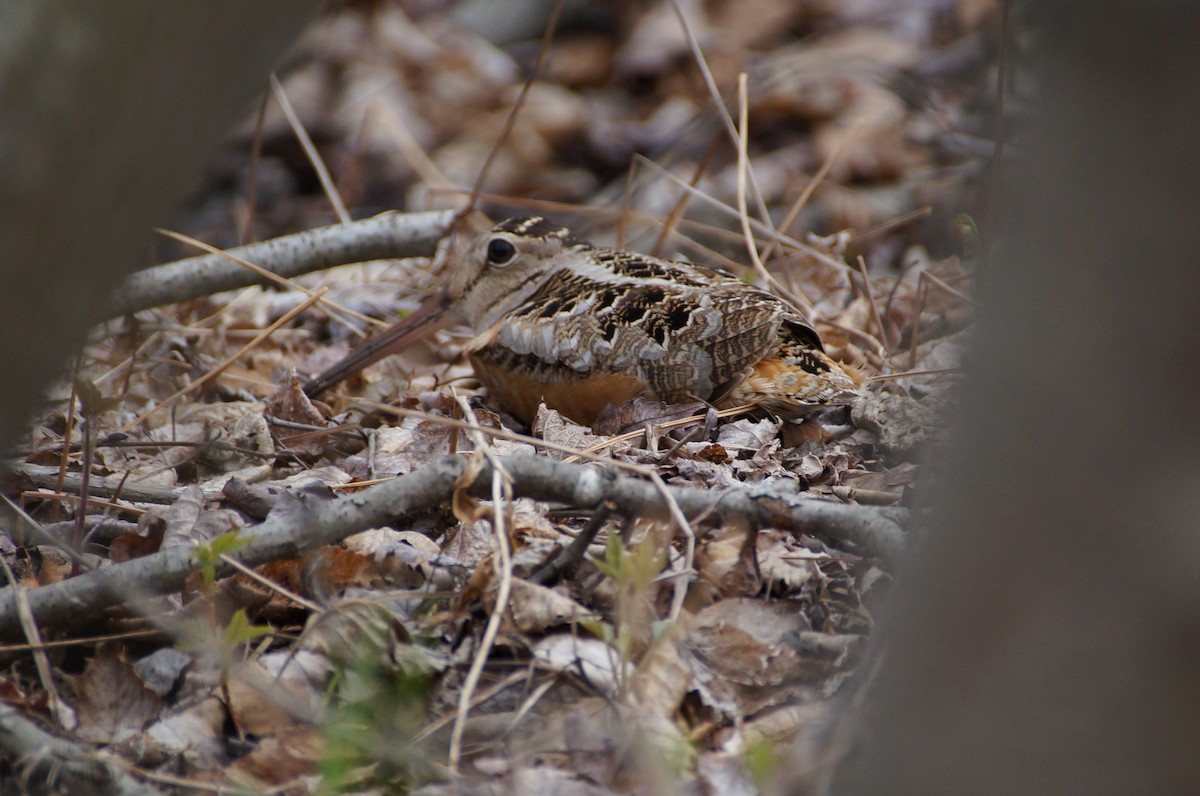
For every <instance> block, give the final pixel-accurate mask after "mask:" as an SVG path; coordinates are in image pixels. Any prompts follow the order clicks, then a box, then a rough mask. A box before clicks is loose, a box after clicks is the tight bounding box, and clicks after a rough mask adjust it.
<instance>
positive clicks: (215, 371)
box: [120, 288, 328, 433]
mask: <svg viewBox="0 0 1200 796" xmlns="http://www.w3.org/2000/svg"><path fill="white" fill-rule="evenodd" d="M326 291H328V288H321V289H320V290H319V291H318V292H317V293H316V294H314V295H312V296H309V297H308V298H307V299H306V300H305V301H303V302H301V303H300V304H298V305H296V306H295V307H293V308H292V309H290V310H288V311H287V312H286V313H284V314H283V315H281V316H280V317H279V319H278V320H276V321H275V322H274V323H272V324H271V325H270V326H268V327H267V328H265V329H263V330H262V331H261V332H259V333H258V334H257V335H255V336H254V339H252V340H251V341H250V342H248V343H246V344H245V345H244V346H242V347H241V348H239V349H238V350H237V351H235V352H234V353H233V354H231V355H230V356H228V357H226V358H225V359H223V360H221V362H219V363H218V364H217V365H216V366H215V367H213V368H212V369H210V370H209V371H208V372H207V373H205V374H204V375H203V376H201V377H200V378H198V379H196V380H195V381H193V382H190V383H188V384H187V385H185V386H183V387H180V388H179V389H178V390H176V391H175V392H174V393H172V394H171V395H169V396H168V397H166V398H164V399H163V400H162V401H159V402H158V403H157V404H155V405H154V406H152V407H150V408H149V409H147V410H146V411H145V412H142V413H141V414H140V415H138V416H137V417H135V418H134V419H133V420H130V421H129V422H128V423H126V424H125V425H124V426H122V427H121V429H120V431H121V432H122V433H127V432H129V431H130V430H131V429H133V428H136V427H137V426H138V425H140V424H141V423H142V421H144V420H145V419H146V418H147V417H149V416H150V415H152V414H154V413H155V412H157V411H159V410H160V409H163V408H164V407H167V406H170V405H172V404H173V403H175V402H176V401H177V400H179V399H180V398H182V397H183V396H185V395H187V394H188V393H189V392H191V391H192V390H194V389H196V388H197V387H200V386H201V385H204V384H207V383H208V382H210V381H212V380H213V379H215V378H216V377H217V376H219V375H221V373H222V372H224V370H225V369H226V368H227V367H229V366H230V365H232V364H233V363H234V362H237V361H238V360H239V359H241V358H242V356H243V355H244V354H246V353H247V352H248V351H250V350H251V349H253V348H255V347H257V346H258V344H259V343H261V342H262V341H264V340H266V339H267V338H268V337H270V336H271V333H272V332H274V331H275V330H276V329H278V328H279V327H281V326H284V325H286V324H287V323H289V322H290V321H291V320H292V318H295V317H296V316H297V315H299V314H300V313H302V312H304V311H305V310H307V309H308V308H309V307H311V306H312V305H313V304H316V303H317V302H318V301H320V300H321V297H322V296H324V295H325V293H326Z"/></svg>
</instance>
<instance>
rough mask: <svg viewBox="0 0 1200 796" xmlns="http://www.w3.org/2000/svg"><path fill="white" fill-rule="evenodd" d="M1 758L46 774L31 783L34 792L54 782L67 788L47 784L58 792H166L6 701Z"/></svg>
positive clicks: (0, 717)
mask: <svg viewBox="0 0 1200 796" xmlns="http://www.w3.org/2000/svg"><path fill="white" fill-rule="evenodd" d="M0 758H3V759H5V760H7V761H9V763H10V764H11V765H12V766H13V768H15V769H19V770H21V775H20V776H25V777H32V776H33V775H37V776H38V777H41V778H43V782H40V783H34V782H29V783H28V786H30V787H31V788H32V791H31V792H40V791H39V790H38V786H45V785H48V784H49V783H50V782H53V783H54V784H55V785H56V786H58V787H60V788H65V790H63V791H58V790H55V789H54V788H51V787H46V788H45V790H46V791H50V792H56V793H57V792H68V791H70V792H76V791H78V792H87V793H113V794H129V795H130V796H152V795H153V794H157V793H161V792H162V791H160V790H158V789H157V788H153V787H151V786H149V785H147V784H145V783H143V782H139V781H138V780H136V779H135V778H134V777H132V776H130V775H129V774H128V773H127V772H125V771H124V770H122V769H121V768H120V767H119V766H116V765H114V764H112V763H109V762H107V761H105V760H104V759H103V758H102V757H100V756H99V755H98V754H97V753H96V752H95V751H93V750H92V749H89V748H88V747H86V746H81V745H79V744H74V743H70V742H68V741H64V740H62V739H61V738H58V737H56V736H53V735H50V734H49V733H47V732H45V731H44V730H42V729H41V728H40V727H38V726H37V725H35V724H34V723H33V722H31V721H29V720H28V719H26V718H25V717H24V716H22V715H21V714H20V712H18V711H17V709H16V708H14V707H12V706H11V705H6V704H3V703H0Z"/></svg>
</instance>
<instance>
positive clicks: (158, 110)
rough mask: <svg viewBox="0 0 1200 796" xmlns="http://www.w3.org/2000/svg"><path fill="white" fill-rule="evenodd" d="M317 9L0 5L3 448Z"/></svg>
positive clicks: (292, 3) (180, 0) (191, 1)
mask: <svg viewBox="0 0 1200 796" xmlns="http://www.w3.org/2000/svg"><path fill="white" fill-rule="evenodd" d="M318 5H319V3H318V2H317V0H261V1H260V2H254V3H245V2H236V1H235V0H186V1H185V0H173V1H172V2H169V3H164V2H156V0H121V2H119V3H86V2H68V1H67V0H11V1H10V2H5V3H3V4H0V153H2V156H0V225H2V226H0V285H2V289H0V333H2V334H3V340H4V344H3V345H2V346H0V378H2V379H3V381H4V385H5V388H4V389H3V390H0V441H2V442H4V443H10V442H11V441H12V440H13V438H14V435H15V434H17V433H18V429H19V428H20V427H21V426H22V424H23V423H24V422H26V421H27V419H28V417H29V416H30V414H31V412H33V411H34V408H35V407H36V405H37V402H38V400H39V398H40V396H41V394H42V390H43V389H44V388H45V385H46V383H47V382H48V381H49V380H50V379H51V378H53V377H54V376H56V375H60V374H61V373H62V372H63V369H64V367H65V365H66V364H67V359H68V357H69V356H70V355H71V354H72V352H74V351H75V350H77V348H78V346H79V344H80V342H81V340H82V338H83V334H84V332H85V330H86V329H87V328H88V327H89V326H90V325H91V324H93V323H96V322H98V321H100V320H103V310H104V306H105V303H106V301H105V300H106V298H107V296H108V295H109V294H110V293H111V291H112V289H113V286H114V285H117V284H119V283H120V280H122V279H123V278H124V276H125V274H126V273H127V272H128V271H129V270H131V269H132V268H134V267H137V266H144V265H147V264H148V263H147V257H148V254H149V252H150V245H151V241H152V235H153V232H152V230H153V228H154V227H155V226H156V225H163V224H166V223H167V222H169V220H170V219H171V218H172V215H173V211H174V209H175V208H176V206H177V205H178V204H179V203H180V202H181V201H182V200H183V199H184V198H185V197H186V195H187V193H188V191H189V190H191V189H193V188H194V186H195V185H196V183H197V181H198V177H199V174H200V169H201V165H202V164H203V163H204V162H205V161H206V159H208V158H209V157H210V155H211V153H212V150H213V147H214V145H215V143H216V142H217V141H218V140H219V138H220V137H221V135H222V134H223V133H225V132H226V131H228V129H229V128H230V127H231V126H232V125H233V124H234V123H235V122H236V121H237V120H238V119H240V118H242V117H244V116H245V115H246V114H247V113H248V112H249V111H250V110H251V109H252V104H251V103H252V100H253V99H254V97H255V96H256V95H257V94H259V92H261V91H263V90H264V89H265V88H266V85H267V75H268V73H269V71H270V69H271V67H272V65H273V64H274V63H275V62H276V61H277V60H278V59H279V57H280V55H281V54H282V53H283V52H284V50H285V49H286V48H287V47H288V46H289V45H290V44H291V43H292V42H293V41H294V40H295V39H296V37H297V36H298V35H299V34H300V32H301V30H303V28H304V26H305V25H306V24H307V22H308V21H309V20H310V19H311V18H312V15H313V13H314V12H315V10H316V9H317V7H318Z"/></svg>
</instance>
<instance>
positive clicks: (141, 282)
mask: <svg viewBox="0 0 1200 796" xmlns="http://www.w3.org/2000/svg"><path fill="white" fill-rule="evenodd" d="M452 217H453V211H450V210H438V211H430V212H425V213H383V214H382V215H378V216H375V217H374V218H368V219H365V220H363V221H354V222H351V223H349V224H334V225H332V226H328V227H318V228H316V229H310V230H305V231H304V232H297V233H295V234H294V235H284V236H282V237H279V238H273V239H271V240H266V241H262V242H261V243H251V244H248V245H246V246H238V247H237V248H234V249H230V250H229V251H228V254H230V255H232V256H234V257H237V258H239V259H242V260H247V261H249V262H251V263H254V264H255V265H257V266H259V267H260V268H263V269H265V270H267V271H270V272H271V273H273V274H276V275H278V276H282V277H293V276H299V275H300V274H307V273H310V272H312V271H319V270H321V269H323V268H332V267H333V266H335V265H346V264H349V263H361V262H366V261H368V260H381V259H389V258H403V257H429V256H432V255H433V253H434V250H435V248H436V247H437V242H438V241H439V240H440V239H441V238H442V237H443V235H445V232H446V226H447V225H448V224H449V223H450V219H451V218H452ZM265 281H266V280H265V279H264V278H263V277H262V276H260V275H259V274H256V273H255V272H254V271H252V270H250V269H249V268H246V267H245V266H242V265H239V264H238V263H236V262H234V261H233V260H232V259H230V258H229V257H224V256H222V255H220V254H203V255H199V256H197V257H189V258H187V259H184V260H176V261H175V262H171V263H164V264H162V265H156V266H154V267H152V268H147V269H145V270H143V271H138V272H137V273H135V274H132V275H131V276H130V277H129V278H128V279H126V280H125V282H124V283H123V284H122V285H121V287H120V288H119V289H117V290H116V291H114V292H113V295H112V296H110V297H109V307H110V311H111V313H112V314H113V315H123V314H125V313H130V312H137V311H138V310H144V309H149V308H150V307H158V306H160V305H163V304H171V303H174V302H177V301H186V300H188V299H194V298H199V297H201V296H208V295H212V294H213V293H220V292H221V291H224V290H234V289H236V288H241V287H247V286H249V285H257V284H263V283H264V282H265Z"/></svg>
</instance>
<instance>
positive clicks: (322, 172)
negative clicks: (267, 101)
mask: <svg viewBox="0 0 1200 796" xmlns="http://www.w3.org/2000/svg"><path fill="white" fill-rule="evenodd" d="M271 91H273V92H274V93H275V100H276V102H278V103H279V108H280V109H281V110H282V111H283V115H284V116H286V117H287V120H288V124H290V125H291V126H292V132H294V133H295V134H296V138H297V139H298V140H299V141H300V146H301V147H303V149H304V154H305V155H306V156H307V157H308V162H309V163H311V164H312V167H313V171H315V172H316V173H317V179H318V180H320V181H321V188H322V189H324V191H325V196H326V197H328V199H329V204H331V205H332V206H333V212H334V214H335V215H336V216H337V217H338V220H339V221H341V222H342V223H343V224H349V223H350V214H349V213H348V212H346V205H345V204H344V203H343V202H342V197H341V196H339V195H338V190H337V186H336V185H334V183H333V177H331V176H330V175H329V169H327V168H326V167H325V161H324V160H322V159H321V153H320V152H318V151H317V147H316V145H315V144H314V143H313V141H312V138H310V137H309V135H308V131H307V130H305V129H304V124H303V123H301V121H300V117H299V116H297V115H296V111H295V110H293V109H292V103H291V102H289V101H288V98H287V94H285V93H284V91H283V86H282V85H281V84H280V82H279V78H277V77H275V75H274V73H272V74H271Z"/></svg>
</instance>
